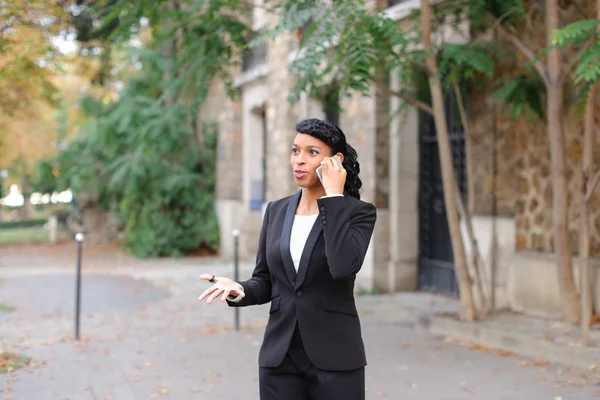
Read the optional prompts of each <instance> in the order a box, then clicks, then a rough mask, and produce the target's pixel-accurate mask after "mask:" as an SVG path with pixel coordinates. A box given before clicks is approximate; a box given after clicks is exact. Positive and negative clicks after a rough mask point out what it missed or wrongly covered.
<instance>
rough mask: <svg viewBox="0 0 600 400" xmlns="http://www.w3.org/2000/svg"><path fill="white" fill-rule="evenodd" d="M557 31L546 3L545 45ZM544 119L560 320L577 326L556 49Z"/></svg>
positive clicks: (553, 9) (554, 0) (554, 6)
mask: <svg viewBox="0 0 600 400" xmlns="http://www.w3.org/2000/svg"><path fill="white" fill-rule="evenodd" d="M558 28H559V21H558V0H548V1H547V2H546V31H547V32H546V33H547V37H548V42H550V38H551V36H552V33H553V32H554V31H555V30H557V29H558ZM547 57H548V58H547V59H548V84H547V115H548V117H547V118H548V136H549V140H550V156H551V163H552V168H551V169H552V196H553V201H552V203H553V205H552V221H553V225H554V226H553V227H554V253H555V256H556V263H557V267H558V278H559V287H560V292H561V300H562V301H561V303H562V314H563V319H564V320H565V321H567V322H570V323H577V322H578V321H579V316H580V303H579V295H578V294H577V290H576V288H575V280H574V278H573V267H572V262H571V257H572V254H571V246H570V243H569V225H568V214H567V212H568V208H569V200H568V186H567V165H566V156H565V143H564V141H565V139H564V132H563V129H562V122H563V114H564V110H563V101H564V99H563V88H562V84H561V82H560V72H561V71H560V67H561V59H560V58H561V54H560V50H559V49H552V50H550V51H549V52H548V56H547Z"/></svg>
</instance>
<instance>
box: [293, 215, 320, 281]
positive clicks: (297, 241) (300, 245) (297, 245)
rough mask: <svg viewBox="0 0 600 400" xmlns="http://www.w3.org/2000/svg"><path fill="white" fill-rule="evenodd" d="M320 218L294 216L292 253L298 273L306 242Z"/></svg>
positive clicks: (315, 216) (314, 216)
mask: <svg viewBox="0 0 600 400" xmlns="http://www.w3.org/2000/svg"><path fill="white" fill-rule="evenodd" d="M318 216H319V214H313V215H296V216H294V224H293V225H292V233H291V235H290V253H291V255H292V261H293V262H294V268H296V272H298V267H299V266H300V258H301V257H302V251H303V250H304V246H305V245H306V240H307V239H308V235H309V234H310V231H311V230H312V227H313V225H314V224H315V221H316V220H317V217H318Z"/></svg>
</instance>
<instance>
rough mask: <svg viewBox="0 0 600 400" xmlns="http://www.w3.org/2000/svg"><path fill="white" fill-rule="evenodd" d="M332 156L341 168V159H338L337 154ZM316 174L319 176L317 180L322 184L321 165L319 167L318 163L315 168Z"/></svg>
mask: <svg viewBox="0 0 600 400" xmlns="http://www.w3.org/2000/svg"><path fill="white" fill-rule="evenodd" d="M333 158H335V159H336V161H337V162H338V163H339V164H340V167H342V168H343V166H342V161H340V158H339V157H338V156H337V154H336V155H335V156H333ZM317 176H318V177H319V180H320V181H321V185H322V184H323V167H321V166H320V165H319V168H317Z"/></svg>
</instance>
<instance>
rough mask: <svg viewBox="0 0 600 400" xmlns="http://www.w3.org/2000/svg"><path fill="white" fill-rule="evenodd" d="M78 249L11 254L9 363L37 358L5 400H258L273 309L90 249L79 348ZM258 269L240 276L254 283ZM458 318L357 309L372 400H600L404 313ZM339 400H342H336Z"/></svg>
mask: <svg viewBox="0 0 600 400" xmlns="http://www.w3.org/2000/svg"><path fill="white" fill-rule="evenodd" d="M75 254H76V249H75V247H74V246H73V245H70V244H69V245H62V246H57V247H50V246H40V245H35V246H34V245H29V246H11V247H2V248H0V280H1V281H0V304H4V305H7V306H11V307H14V310H12V311H11V310H10V309H9V308H7V310H6V312H2V311H0V352H1V351H5V350H7V351H11V352H18V353H21V354H23V355H25V356H28V357H30V359H31V363H30V365H29V366H28V367H27V368H25V369H20V370H16V371H13V372H10V373H7V374H3V375H0V399H18V400H45V399H48V400H57V399H60V400H64V399H71V400H79V399H82V400H88V399H91V400H109V399H110V400H121V399H123V400H129V399H136V400H137V399H140V400H142V399H153V398H165V399H168V398H171V399H214V398H218V399H235V398H239V397H241V396H244V398H245V399H257V398H258V382H257V355H258V349H259V346H260V343H261V339H262V333H263V330H264V326H265V323H266V318H267V315H268V314H267V309H266V307H267V306H260V307H251V308H244V309H241V310H240V320H241V330H240V331H239V332H237V331H235V330H234V329H233V321H234V310H232V309H229V308H227V307H226V306H225V305H223V304H220V303H219V304H211V305H207V304H205V303H198V302H197V301H196V299H197V297H198V295H199V294H200V293H201V292H202V290H203V289H204V288H205V287H206V283H204V282H200V281H199V280H198V276H199V275H200V274H201V273H214V274H217V275H225V276H231V275H232V265H231V263H228V262H224V261H222V260H219V259H215V258H194V259H189V258H188V259H179V260H177V259H161V260H144V261H140V260H134V259H132V258H131V257H128V256H126V255H124V254H122V253H121V252H120V251H118V249H116V248H114V247H110V246H104V247H95V248H84V253H83V254H84V259H83V270H84V276H83V279H82V318H81V335H82V339H83V340H82V341H80V342H76V341H74V340H73V335H74V318H73V310H74V297H75V274H74V272H75ZM250 272H251V265H250V264H246V263H244V264H243V265H242V276H248V275H249V274H250ZM415 303H418V304H419V306H420V307H429V308H431V309H435V310H437V311H452V310H454V309H456V307H458V305H457V304H456V302H455V301H453V300H451V299H446V298H443V297H439V296H434V295H429V294H424V293H415V294H402V295H385V296H381V295H380V296H359V297H358V298H357V304H358V308H359V313H360V314H361V320H362V326H363V335H364V340H365V345H366V348H367V353H368V360H369V365H368V367H367V370H366V375H367V382H366V385H367V399H379V398H389V399H406V400H410V399H415V400H416V399H419V400H422V399H426V400H451V399H486V400H488V399H489V400H512V399H515V400H516V399H519V400H538V399H539V400H542V399H544V400H558V399H562V400H575V399H592V398H595V397H598V398H600V386H599V385H598V383H599V382H600V375H598V372H596V371H587V370H578V369H573V368H567V367H564V366H561V365H557V364H550V363H547V362H546V361H544V359H543V357H541V358H540V359H537V360H536V359H529V358H525V357H520V356H517V355H513V354H510V353H508V352H506V351H502V350H493V349H489V348H484V347H480V346H475V345H470V344H469V343H464V342H460V341H457V340H453V339H451V338H445V337H440V336H434V335H431V334H429V333H427V332H425V331H424V330H422V329H420V328H419V326H418V324H415V319H414V315H413V314H411V313H410V312H408V311H407V310H408V308H407V307H406V305H407V304H415ZM332 400H333V399H332Z"/></svg>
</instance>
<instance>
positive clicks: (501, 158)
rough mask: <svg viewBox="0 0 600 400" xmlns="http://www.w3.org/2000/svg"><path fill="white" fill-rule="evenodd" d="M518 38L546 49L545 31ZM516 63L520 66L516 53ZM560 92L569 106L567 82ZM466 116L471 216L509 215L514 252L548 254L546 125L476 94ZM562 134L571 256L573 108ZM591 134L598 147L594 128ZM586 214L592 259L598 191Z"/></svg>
mask: <svg viewBox="0 0 600 400" xmlns="http://www.w3.org/2000/svg"><path fill="white" fill-rule="evenodd" d="M590 4H591V3H590V2H588V1H584V2H582V3H581V4H580V7H581V8H582V9H584V10H586V9H588V10H592V8H591V7H590ZM542 11H543V10H541V11H540V12H532V13H531V16H530V18H531V22H532V23H534V24H535V26H540V27H542V26H543V25H544V19H543V12H542ZM577 12H578V11H577V10H575V8H574V7H567V8H565V9H563V13H564V23H569V22H572V21H573V20H575V19H574V18H575V17H576V14H577ZM590 12H591V11H590ZM540 13H541V14H540ZM590 15H591V14H590ZM522 33H523V34H522V35H521V37H522V39H523V40H524V41H525V42H526V44H527V45H528V46H531V47H533V48H538V47H539V46H543V45H544V44H545V42H544V38H543V36H542V35H544V33H545V30H544V29H541V28H540V29H536V30H535V34H534V33H532V31H525V30H523V32H522ZM517 62H518V63H521V64H522V63H523V62H524V60H523V59H522V58H521V56H520V55H519V54H518V53H517ZM513 66H514V64H513V65H510V64H506V65H503V66H501V68H502V69H504V70H507V69H509V68H511V67H513ZM565 89H566V96H565V99H566V101H567V103H568V104H571V105H572V104H573V99H574V95H575V93H576V88H574V87H573V86H572V85H570V84H569V83H568V82H567V85H566V86H565ZM597 108H600V104H597ZM469 112H470V117H471V121H472V127H473V133H472V140H473V151H472V154H471V160H472V162H473V165H474V176H473V179H474V185H475V190H474V193H472V194H471V195H472V196H473V201H474V206H475V207H474V211H475V213H478V214H492V213H494V212H495V213H497V214H498V215H513V216H514V217H515V221H516V237H515V245H516V249H518V250H535V251H543V252H552V251H553V238H552V234H553V230H552V182H551V160H550V150H549V142H548V136H547V130H546V123H545V120H544V119H532V118H525V117H523V118H521V119H514V118H512V117H510V116H509V115H508V114H507V112H506V110H504V109H503V108H502V107H501V106H500V105H497V104H493V103H492V101H491V100H490V99H489V97H487V96H485V95H484V94H481V93H474V94H471V96H470V99H469ZM596 115H600V113H598V112H597V113H596ZM596 124H597V125H598V117H596ZM564 132H565V148H566V153H567V177H568V191H569V195H570V196H569V202H570V208H569V221H570V224H569V231H570V241H571V248H572V251H573V254H574V255H576V254H577V253H578V232H579V231H580V221H579V212H578V201H579V199H580V197H579V193H580V190H581V157H582V151H583V149H582V135H583V121H582V116H581V115H577V114H576V112H575V110H573V109H572V107H570V108H568V109H567V110H565V116H564ZM596 132H597V134H596V136H597V138H596V146H597V143H598V136H599V135H598V129H597V130H596ZM594 153H595V157H597V158H596V160H595V161H596V166H598V165H600V153H599V152H598V151H597V148H596V149H595V151H594ZM494 208H495V210H494ZM590 212H591V217H590V224H591V236H592V238H591V243H590V247H591V255H592V257H600V187H597V188H596V191H595V193H594V195H593V196H592V198H591V204H590Z"/></svg>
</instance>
